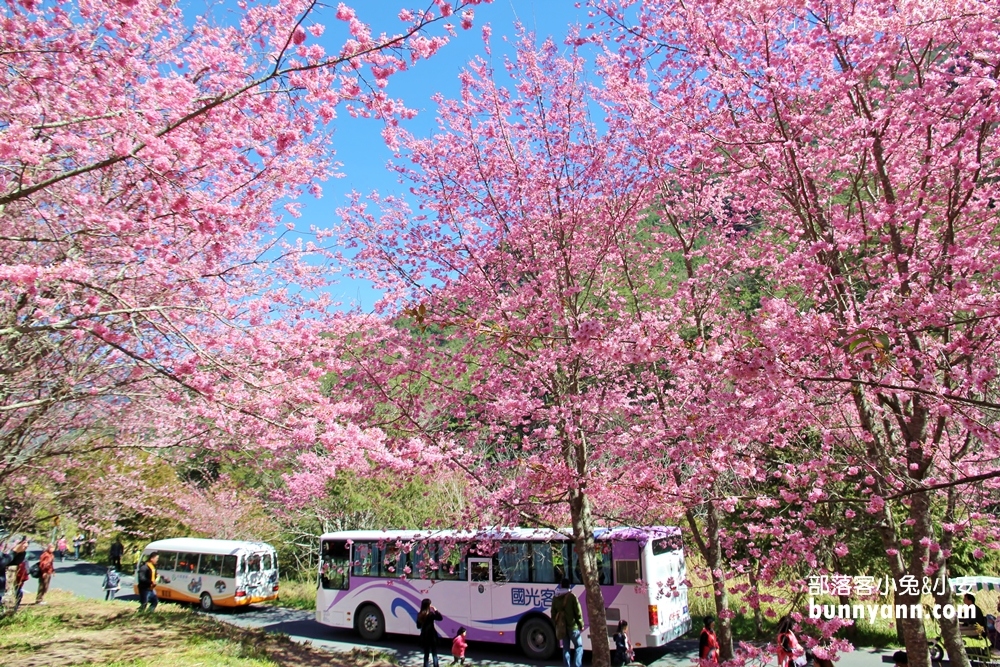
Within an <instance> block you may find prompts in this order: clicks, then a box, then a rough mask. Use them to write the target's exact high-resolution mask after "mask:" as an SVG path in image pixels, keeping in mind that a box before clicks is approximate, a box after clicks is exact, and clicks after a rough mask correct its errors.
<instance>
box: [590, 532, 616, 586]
mask: <svg viewBox="0 0 1000 667" xmlns="http://www.w3.org/2000/svg"><path fill="white" fill-rule="evenodd" d="M594 546H595V550H594V551H595V553H594V557H595V558H596V559H597V583H599V584H600V585H601V586H610V585H611V573H612V572H613V570H612V566H613V564H612V562H611V543H610V542H598V543H597V544H595V545H594Z"/></svg>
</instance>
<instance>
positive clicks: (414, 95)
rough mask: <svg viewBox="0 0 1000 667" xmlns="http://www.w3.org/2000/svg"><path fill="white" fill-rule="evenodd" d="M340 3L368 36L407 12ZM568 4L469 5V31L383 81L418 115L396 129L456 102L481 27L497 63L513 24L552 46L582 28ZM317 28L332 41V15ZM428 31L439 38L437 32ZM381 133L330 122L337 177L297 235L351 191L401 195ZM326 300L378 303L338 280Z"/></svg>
mask: <svg viewBox="0 0 1000 667" xmlns="http://www.w3.org/2000/svg"><path fill="white" fill-rule="evenodd" d="M410 2H411V3H412V2H413V0H410ZM347 4H349V5H350V6H352V7H354V9H355V10H356V11H357V14H358V17H359V18H360V19H361V20H363V21H365V22H367V23H369V24H370V25H371V26H372V28H373V31H374V32H376V33H378V32H381V31H383V30H384V31H385V32H395V31H397V30H398V28H399V26H400V23H399V21H398V18H397V16H396V15H397V14H398V12H399V9H400V7H402V6H408V3H407V2H406V0H356V1H355V2H350V1H348V3H347ZM426 4H430V2H427V3H426ZM575 4H576V0H494V2H493V3H492V4H486V5H479V6H477V7H476V8H475V12H476V20H475V26H474V27H473V28H472V29H471V30H461V29H459V30H458V35H457V37H455V38H452V40H451V42H450V43H449V44H448V45H447V46H446V47H445V48H444V49H442V50H441V51H440V52H438V53H437V54H436V55H435V56H434V57H433V58H431V59H429V60H426V61H420V62H418V63H417V65H416V66H415V67H414V68H413V69H411V70H409V71H406V72H402V73H400V74H397V75H395V76H393V77H392V78H391V79H390V83H389V86H388V89H387V92H388V93H389V94H390V95H392V96H394V97H401V98H402V99H403V100H404V101H405V102H406V104H407V106H409V107H410V108H413V109H416V110H417V111H418V114H417V117H416V118H415V119H413V120H411V121H407V123H406V124H405V126H404V127H406V129H408V130H410V131H411V132H413V133H414V134H417V135H426V134H429V133H430V132H432V131H433V129H434V116H435V109H434V105H433V103H432V102H431V99H430V98H431V96H432V95H433V94H434V93H436V92H442V93H444V94H445V96H447V97H452V96H455V95H457V93H458V90H459V86H458V81H457V77H458V74H459V72H460V71H461V69H462V67H463V66H464V65H465V63H467V62H468V61H469V60H470V59H471V58H473V57H474V56H476V55H481V54H482V53H483V42H482V26H483V25H484V24H486V23H489V24H490V26H491V28H492V31H493V36H492V39H491V45H492V50H493V55H494V57H495V58H500V57H502V54H503V52H504V49H503V42H502V37H503V36H504V35H506V36H508V38H511V39H513V37H514V34H515V28H514V25H515V21H517V20H519V21H520V22H521V23H522V24H523V25H524V26H525V27H526V28H528V29H529V30H532V31H534V32H535V33H536V35H537V36H538V37H539V38H545V37H548V36H552V37H554V38H555V39H556V41H557V42H558V41H561V40H562V38H563V37H564V36H565V35H566V33H567V30H568V27H569V26H570V25H574V24H580V25H585V24H586V23H587V14H586V9H585V8H577V7H575ZM456 18H457V17H456ZM320 22H322V23H324V24H325V25H326V27H327V31H328V33H327V34H328V35H330V36H331V37H334V36H335V35H336V34H337V33H336V32H334V31H335V30H336V29H337V28H338V26H337V25H335V24H336V23H338V22H337V21H336V19H335V18H334V17H333V11H332V10H325V11H324V12H323V13H322V14H321V15H320ZM455 23H456V24H457V23H458V21H455ZM434 30H436V31H440V27H436V28H434ZM381 129H382V126H381V125H380V123H379V121H377V120H372V119H354V118H351V117H350V116H349V115H348V114H347V113H342V114H341V115H340V117H339V118H338V119H337V121H336V123H335V133H334V146H335V148H336V151H337V156H336V157H337V159H338V160H339V161H340V162H341V163H342V164H343V167H342V172H343V173H344V177H343V178H338V179H331V180H329V181H327V182H326V183H324V184H323V198H322V199H320V200H314V199H311V198H308V197H307V198H304V199H303V200H302V202H301V203H302V217H301V218H299V219H298V220H294V221H293V222H294V223H295V225H296V230H297V231H298V230H303V231H304V230H307V229H308V228H309V226H310V225H316V226H318V227H327V226H330V225H332V224H333V223H334V222H335V221H336V220H335V211H336V209H337V207H338V206H341V205H343V204H344V203H345V202H346V195H347V194H348V193H350V192H351V191H352V190H357V191H359V192H362V193H368V192H370V191H372V190H378V191H379V192H380V193H381V194H388V193H394V194H403V193H405V191H406V188H405V187H404V186H402V185H400V184H399V182H398V180H397V177H396V175H395V174H393V173H391V172H389V171H388V170H387V169H386V164H387V163H388V162H389V160H390V159H391V157H392V153H391V151H389V149H387V148H386V147H385V145H384V143H383V141H382V138H381V135H380V132H381ZM286 238H288V237H286ZM332 296H333V297H334V298H335V299H336V300H337V301H340V302H342V303H343V305H344V307H345V308H350V307H351V306H352V305H355V304H357V305H358V306H360V307H361V308H362V309H363V310H365V311H370V310H371V307H372V305H373V304H374V303H375V301H376V300H377V298H378V294H377V293H376V292H375V291H374V290H373V289H372V288H371V287H370V286H369V285H368V284H366V283H362V282H359V281H350V280H347V279H343V280H341V282H340V283H339V284H338V285H337V287H336V288H335V289H334V290H333V294H332Z"/></svg>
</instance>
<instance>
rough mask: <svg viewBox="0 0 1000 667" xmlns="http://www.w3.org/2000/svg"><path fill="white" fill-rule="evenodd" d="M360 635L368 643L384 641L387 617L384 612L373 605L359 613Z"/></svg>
mask: <svg viewBox="0 0 1000 667" xmlns="http://www.w3.org/2000/svg"><path fill="white" fill-rule="evenodd" d="M357 618H358V634H359V635H361V637H362V638H363V639H367V640H368V641H377V640H379V639H382V635H384V634H385V616H383V615H382V610H381V609H379V608H378V607H376V606H375V605H373V604H366V605H365V606H364V607H362V608H361V611H359V612H358V617H357Z"/></svg>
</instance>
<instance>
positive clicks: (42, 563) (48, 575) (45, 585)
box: [35, 544, 56, 604]
mask: <svg viewBox="0 0 1000 667" xmlns="http://www.w3.org/2000/svg"><path fill="white" fill-rule="evenodd" d="M55 552H56V548H55V547H54V546H52V545H51V544H50V545H48V546H47V547H45V551H43V552H42V555H41V556H40V557H39V559H38V594H37V595H35V604H45V594H46V593H48V592H49V584H51V583H52V575H53V574H55V571H56V557H55Z"/></svg>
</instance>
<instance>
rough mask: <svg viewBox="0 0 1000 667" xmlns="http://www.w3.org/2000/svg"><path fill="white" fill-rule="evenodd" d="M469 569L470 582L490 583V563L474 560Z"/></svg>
mask: <svg viewBox="0 0 1000 667" xmlns="http://www.w3.org/2000/svg"><path fill="white" fill-rule="evenodd" d="M469 566H470V569H469V574H470V576H469V581H489V580H490V562H489V561H488V560H487V561H483V560H473V561H472V562H471V563H470V564H469Z"/></svg>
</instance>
